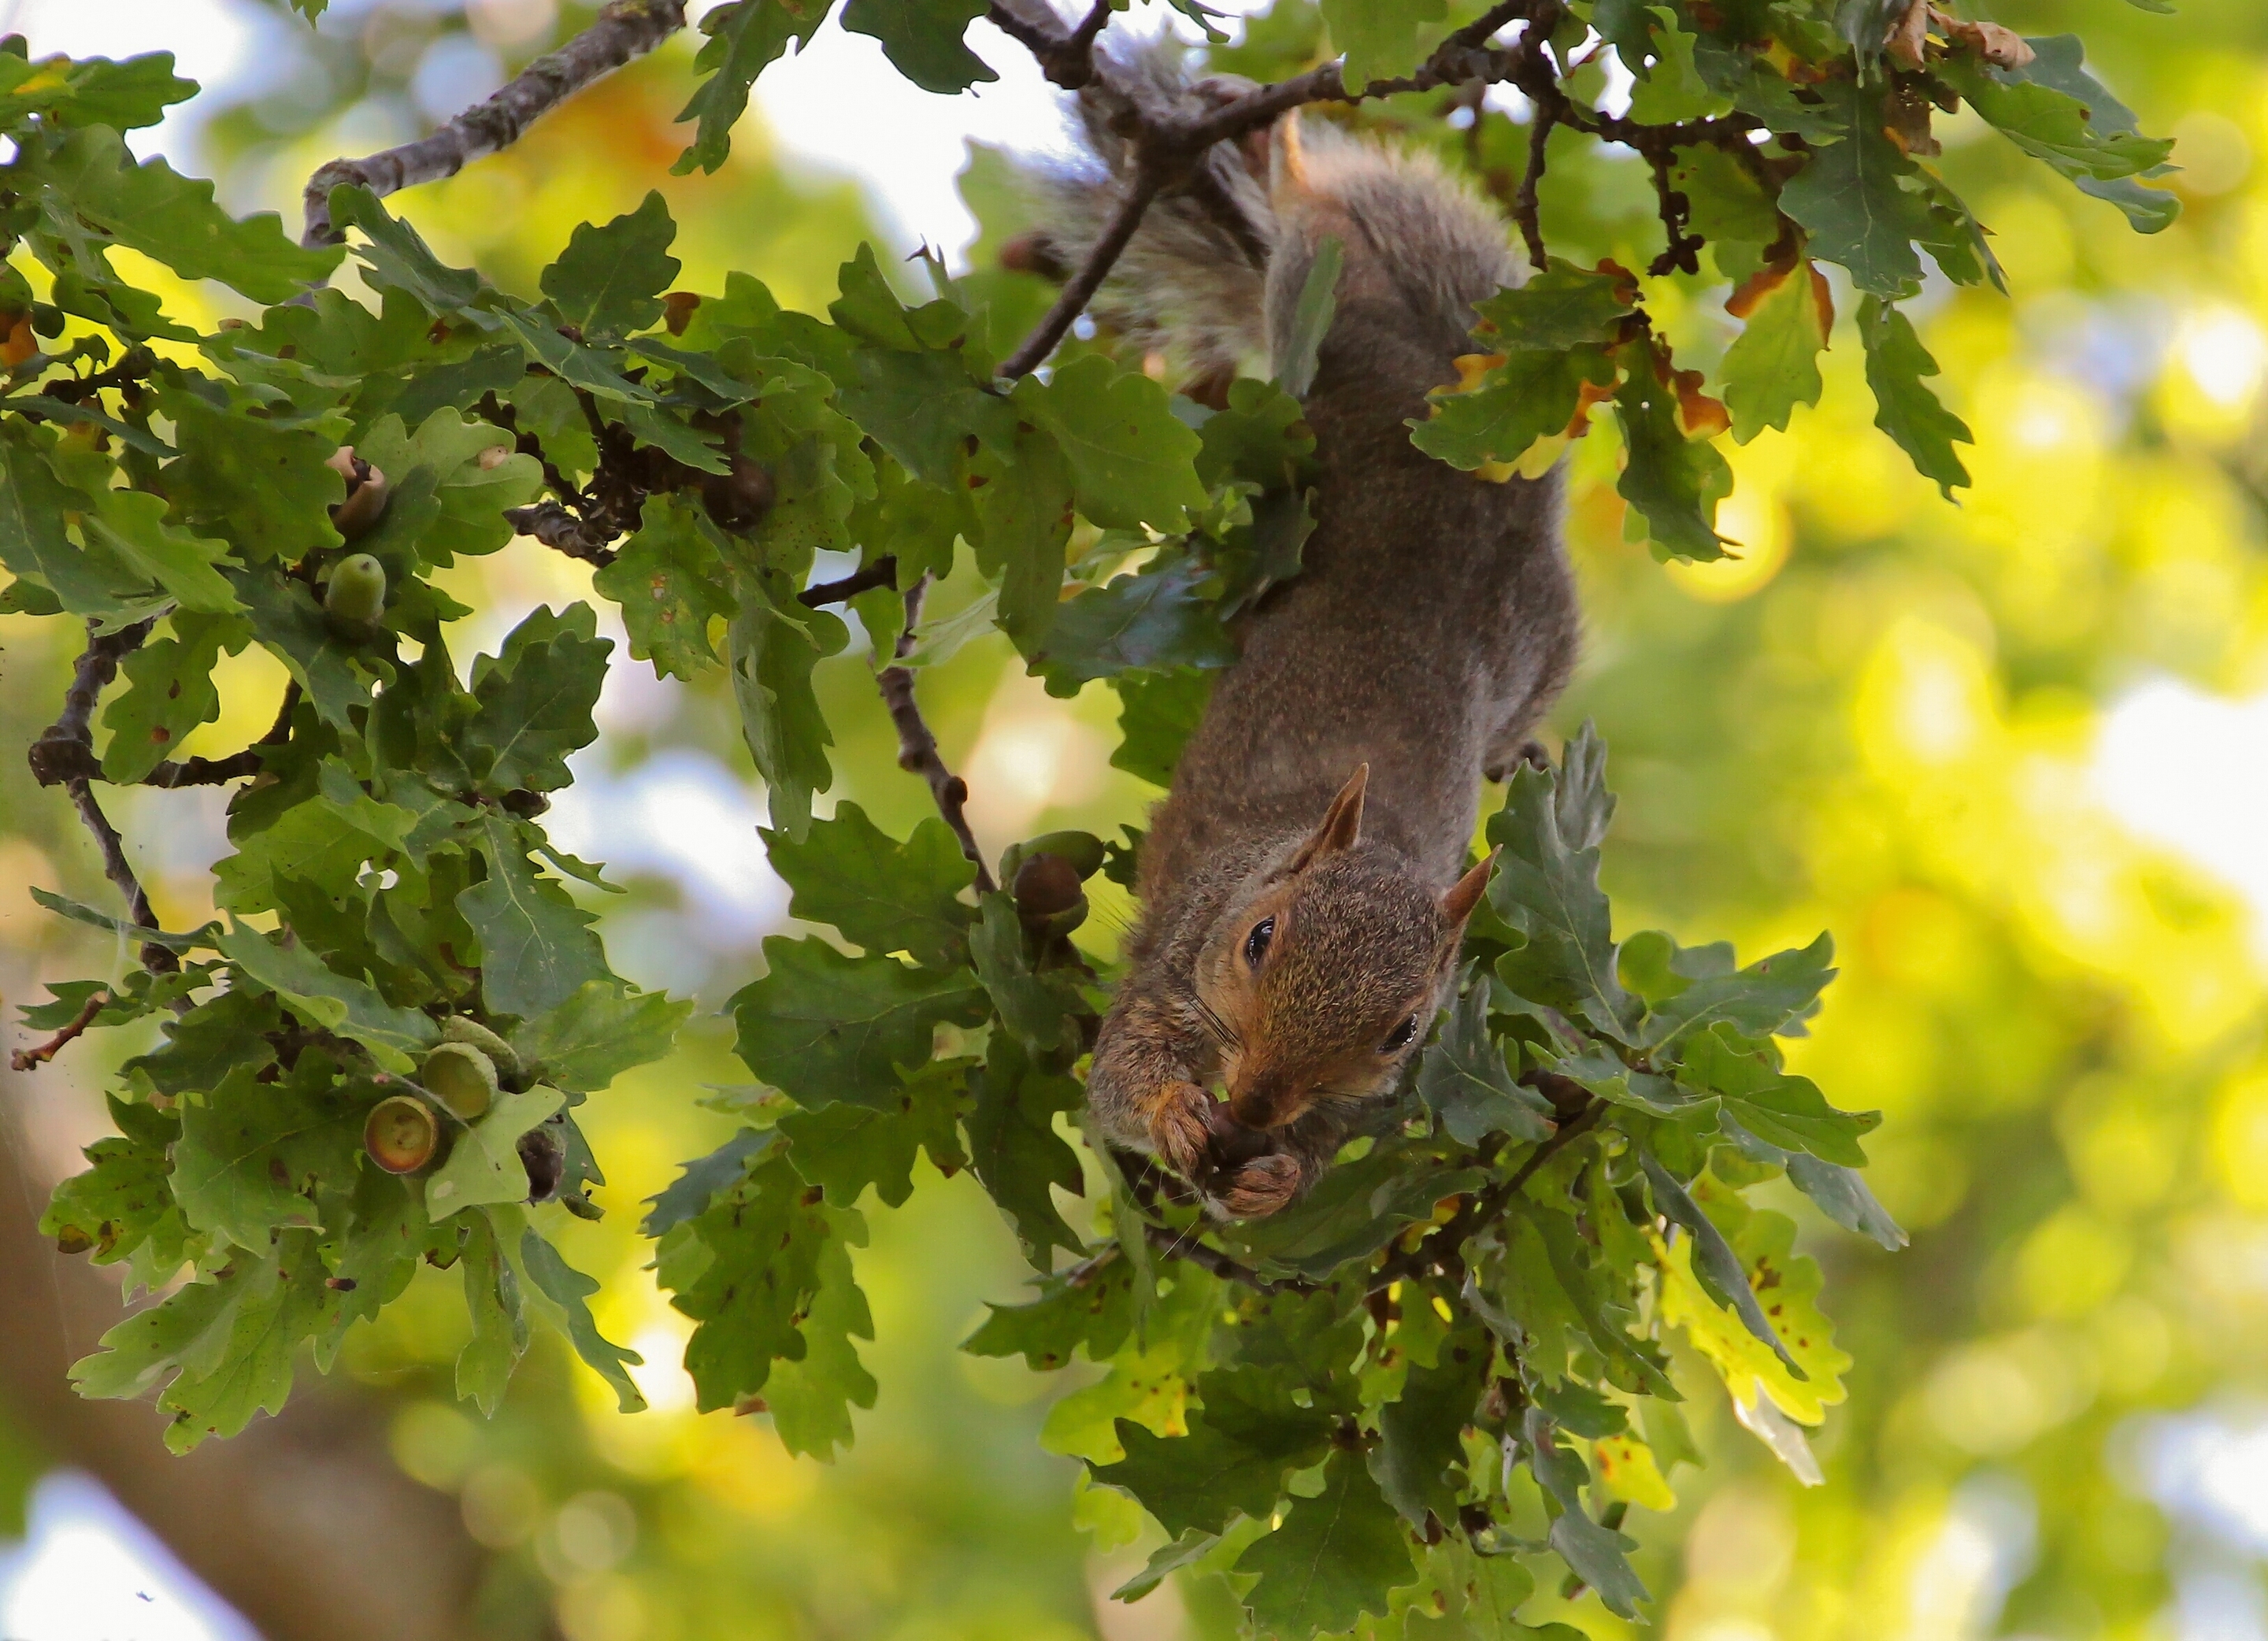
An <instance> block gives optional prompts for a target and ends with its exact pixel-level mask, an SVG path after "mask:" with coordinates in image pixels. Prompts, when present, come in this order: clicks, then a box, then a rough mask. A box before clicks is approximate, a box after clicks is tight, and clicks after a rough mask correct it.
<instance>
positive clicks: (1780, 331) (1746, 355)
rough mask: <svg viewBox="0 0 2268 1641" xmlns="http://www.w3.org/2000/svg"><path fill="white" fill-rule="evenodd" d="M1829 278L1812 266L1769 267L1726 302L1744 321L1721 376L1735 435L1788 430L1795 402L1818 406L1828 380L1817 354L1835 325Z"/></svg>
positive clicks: (1745, 437) (1744, 437)
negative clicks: (1823, 377) (1821, 370)
mask: <svg viewBox="0 0 2268 1641" xmlns="http://www.w3.org/2000/svg"><path fill="white" fill-rule="evenodd" d="M1831 303H1832V298H1830V296H1829V295H1828V291H1827V281H1826V280H1825V279H1824V278H1823V277H1822V276H1821V275H1820V273H1819V272H1818V270H1817V269H1815V268H1814V267H1813V266H1812V265H1811V264H1810V263H1809V262H1808V261H1799V262H1798V263H1797V264H1796V265H1795V266H1794V267H1793V268H1792V269H1778V268H1771V269H1764V270H1762V271H1760V272H1759V273H1757V274H1756V276H1755V277H1754V278H1752V279H1750V280H1749V282H1748V283H1746V284H1745V285H1743V286H1742V287H1741V289H1740V291H1738V292H1736V293H1735V295H1734V298H1733V300H1732V302H1730V303H1728V304H1727V309H1728V311H1731V312H1732V313H1734V317H1735V318H1738V319H1740V320H1742V321H1743V323H1742V328H1741V334H1740V335H1737V336H1735V337H1734V339H1733V345H1732V346H1731V347H1729V348H1727V349H1726V350H1725V363H1724V365H1723V367H1722V379H1723V381H1724V384H1725V408H1726V409H1727V411H1729V412H1730V413H1731V415H1732V418H1733V438H1734V441H1735V442H1736V443H1739V444H1742V445H1745V444H1747V443H1748V442H1749V440H1750V439H1752V438H1756V435H1757V434H1759V433H1761V432H1763V431H1764V430H1765V429H1766V428H1768V427H1769V428H1777V429H1779V430H1786V427H1787V424H1788V419H1789V418H1790V417H1791V416H1793V415H1794V414H1795V408H1796V406H1798V405H1815V404H1817V403H1818V402H1819V395H1820V393H1821V392H1822V390H1823V388H1824V386H1825V385H1826V384H1825V382H1824V381H1823V379H1822V378H1821V376H1820V374H1819V354H1820V350H1822V349H1823V348H1825V347H1826V346H1827V333H1828V331H1829V330H1830V328H1831V327H1833V325H1834V322H1835V320H1834V308H1833V306H1832V305H1831Z"/></svg>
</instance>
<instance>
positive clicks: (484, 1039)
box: [441, 1014, 519, 1083]
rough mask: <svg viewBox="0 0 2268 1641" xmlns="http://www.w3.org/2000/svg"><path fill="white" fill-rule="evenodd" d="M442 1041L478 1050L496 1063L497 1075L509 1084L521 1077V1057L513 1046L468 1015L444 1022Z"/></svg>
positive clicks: (461, 1015)
mask: <svg viewBox="0 0 2268 1641" xmlns="http://www.w3.org/2000/svg"><path fill="white" fill-rule="evenodd" d="M441 1041H443V1042H461V1043H464V1044H466V1045H467V1046H468V1047H469V1048H474V1049H479V1050H480V1051H481V1052H482V1054H484V1055H486V1056H488V1057H489V1058H490V1059H491V1060H493V1061H495V1062H496V1071H497V1076H498V1077H499V1078H502V1079H503V1080H504V1081H505V1082H507V1083H509V1082H510V1081H512V1078H515V1077H518V1076H519V1054H518V1053H517V1052H516V1051H515V1050H514V1049H513V1048H512V1045H511V1044H510V1043H508V1042H506V1041H504V1039H503V1038H501V1037H499V1036H497V1034H495V1033H494V1032H492V1031H490V1029H489V1028H488V1027H485V1026H483V1025H482V1024H481V1023H480V1021H478V1020H476V1019H472V1018H470V1017H469V1016H468V1015H463V1014H452V1015H451V1016H449V1018H448V1019H445V1020H443V1021H442V1022H441Z"/></svg>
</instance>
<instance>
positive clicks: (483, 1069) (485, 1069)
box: [418, 1042, 497, 1122]
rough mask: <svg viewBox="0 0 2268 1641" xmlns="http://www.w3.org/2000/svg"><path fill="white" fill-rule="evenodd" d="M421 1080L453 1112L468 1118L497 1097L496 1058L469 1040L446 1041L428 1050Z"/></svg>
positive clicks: (484, 1108)
mask: <svg viewBox="0 0 2268 1641" xmlns="http://www.w3.org/2000/svg"><path fill="white" fill-rule="evenodd" d="M418 1080H419V1081H421V1082H423V1084H424V1085H425V1086H426V1088H427V1089H428V1090H429V1091H430V1092H431V1093H432V1095H433V1098H435V1099H436V1100H439V1101H440V1102H441V1103H442V1104H443V1105H445V1106H446V1107H448V1108H449V1115H451V1116H453V1117H457V1118H460V1119H461V1120H462V1121H464V1122H471V1121H473V1119H474V1118H475V1117H477V1116H480V1115H482V1113H484V1112H486V1111H487V1110H488V1108H489V1107H490V1104H491V1103H492V1102H493V1101H494V1100H495V1099H496V1093H497V1070H496V1062H495V1061H493V1060H491V1059H490V1058H489V1057H488V1056H486V1055H485V1054H482V1052H481V1051H480V1050H479V1049H475V1048H474V1047H473V1046H472V1044H470V1043H467V1042H445V1043H442V1044H441V1045H440V1046H439V1047H438V1048H436V1049H434V1050H433V1051H432V1052H431V1053H430V1054H428V1055H427V1056H425V1063H424V1066H423V1068H422V1070H421V1071H420V1074H419V1079H418Z"/></svg>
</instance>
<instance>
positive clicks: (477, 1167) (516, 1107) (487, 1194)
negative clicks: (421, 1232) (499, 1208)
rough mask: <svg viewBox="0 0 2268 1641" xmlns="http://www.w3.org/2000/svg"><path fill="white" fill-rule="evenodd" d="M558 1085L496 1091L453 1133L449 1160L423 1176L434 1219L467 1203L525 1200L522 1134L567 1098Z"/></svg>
mask: <svg viewBox="0 0 2268 1641" xmlns="http://www.w3.org/2000/svg"><path fill="white" fill-rule="evenodd" d="M566 1098H567V1097H566V1096H565V1095H564V1094H563V1093H560V1092H559V1090H557V1089H556V1088H552V1087H549V1086H548V1085H544V1084H541V1083H538V1084H537V1085H535V1086H534V1087H533V1088H530V1089H527V1090H526V1091H525V1092H523V1093H517V1094H511V1093H505V1094H498V1095H497V1099H496V1103H495V1104H493V1105H491V1106H490V1107H489V1108H488V1113H487V1115H484V1116H482V1118H481V1119H480V1120H479V1121H478V1122H473V1123H471V1124H469V1125H468V1126H467V1127H466V1128H465V1129H464V1130H463V1131H462V1132H460V1133H457V1134H454V1135H453V1136H452V1137H451V1138H450V1144H449V1157H448V1160H447V1161H446V1162H444V1163H443V1164H442V1165H441V1166H440V1167H439V1168H438V1169H436V1170H435V1171H434V1173H433V1174H432V1177H431V1178H430V1179H428V1180H427V1181H425V1211H426V1213H427V1214H428V1215H429V1216H430V1217H431V1219H432V1220H433V1222H434V1223H435V1224H436V1225H438V1224H439V1223H440V1222H441V1221H442V1220H444V1219H446V1218H449V1216H450V1215H452V1214H455V1213H460V1212H462V1211H464V1210H466V1209H468V1208H484V1207H487V1206H489V1205H490V1204H491V1203H524V1202H526V1201H527V1164H525V1163H523V1162H522V1161H521V1160H520V1159H519V1137H520V1136H521V1135H523V1134H526V1133H527V1132H528V1131H529V1130H532V1129H534V1128H536V1127H537V1126H539V1125H540V1124H541V1122H543V1121H544V1119H546V1118H547V1117H549V1115H551V1114H552V1113H553V1112H555V1111H556V1110H558V1109H559V1107H561V1106H562V1105H563V1104H564V1103H565V1101H566Z"/></svg>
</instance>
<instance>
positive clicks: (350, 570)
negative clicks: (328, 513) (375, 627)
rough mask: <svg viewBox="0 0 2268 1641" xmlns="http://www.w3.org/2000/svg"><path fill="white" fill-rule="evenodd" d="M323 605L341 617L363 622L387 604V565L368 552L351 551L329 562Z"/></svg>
mask: <svg viewBox="0 0 2268 1641" xmlns="http://www.w3.org/2000/svg"><path fill="white" fill-rule="evenodd" d="M323 607H324V608H325V609H326V610H328V611H329V612H330V613H331V614H334V615H335V616H337V617H338V618H339V619H340V620H341V621H350V622H359V623H362V624H365V625H367V624H369V623H370V622H375V621H376V620H377V619H378V617H379V612H380V611H381V610H383V609H384V608H385V607H386V566H385V565H383V564H381V563H379V562H378V560H376V559H375V558H372V556H370V555H369V554H368V553H353V554H350V555H349V556H346V557H344V558H342V559H341V560H339V562H338V563H335V564H334V565H332V566H331V579H330V582H329V584H328V585H327V586H325V587H324V589H323Z"/></svg>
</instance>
